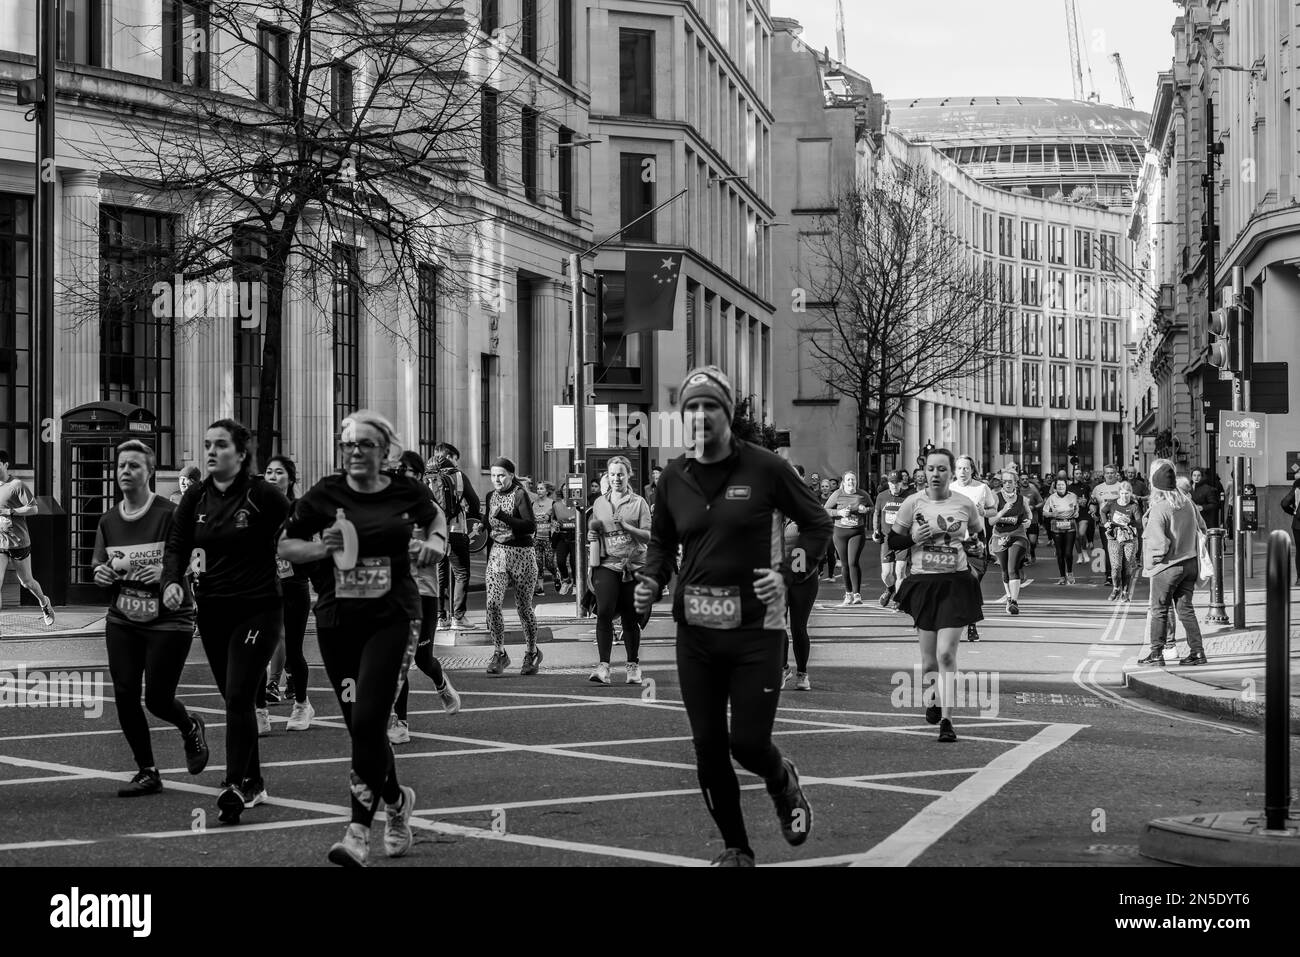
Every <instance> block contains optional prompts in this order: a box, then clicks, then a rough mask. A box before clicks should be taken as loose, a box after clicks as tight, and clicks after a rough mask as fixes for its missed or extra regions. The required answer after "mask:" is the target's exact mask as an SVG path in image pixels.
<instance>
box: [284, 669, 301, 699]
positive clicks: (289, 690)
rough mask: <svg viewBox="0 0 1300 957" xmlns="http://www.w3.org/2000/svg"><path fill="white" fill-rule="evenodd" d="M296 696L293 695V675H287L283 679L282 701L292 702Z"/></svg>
mask: <svg viewBox="0 0 1300 957" xmlns="http://www.w3.org/2000/svg"><path fill="white" fill-rule="evenodd" d="M296 697H298V696H297V695H295V694H294V693H293V675H288V676H287V677H286V678H285V679H284V700H285V701H293V700H294V699H295V698H296Z"/></svg>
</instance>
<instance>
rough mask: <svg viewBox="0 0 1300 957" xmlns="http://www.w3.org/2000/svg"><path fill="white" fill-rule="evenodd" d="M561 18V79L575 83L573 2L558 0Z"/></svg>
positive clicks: (557, 4) (571, 0)
mask: <svg viewBox="0 0 1300 957" xmlns="http://www.w3.org/2000/svg"><path fill="white" fill-rule="evenodd" d="M556 7H557V9H558V11H559V16H560V29H559V47H560V49H559V55H560V63H559V68H560V79H561V80H563V81H564V82H565V83H572V82H573V0H558V2H557V3H556Z"/></svg>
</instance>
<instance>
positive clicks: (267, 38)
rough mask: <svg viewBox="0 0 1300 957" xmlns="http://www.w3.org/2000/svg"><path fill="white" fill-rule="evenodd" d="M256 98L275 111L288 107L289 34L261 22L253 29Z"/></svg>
mask: <svg viewBox="0 0 1300 957" xmlns="http://www.w3.org/2000/svg"><path fill="white" fill-rule="evenodd" d="M257 98H258V99H259V100H261V101H262V102H263V103H265V104H266V105H267V106H271V107H276V108H279V109H283V108H285V107H287V106H288V105H289V31H288V30H281V29H280V28H279V27H273V26H268V25H267V24H265V23H263V24H259V25H258V28H257Z"/></svg>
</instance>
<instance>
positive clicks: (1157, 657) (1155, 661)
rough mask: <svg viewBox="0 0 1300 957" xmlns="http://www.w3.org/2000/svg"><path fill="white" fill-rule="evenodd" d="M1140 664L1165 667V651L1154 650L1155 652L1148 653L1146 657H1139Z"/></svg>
mask: <svg viewBox="0 0 1300 957" xmlns="http://www.w3.org/2000/svg"><path fill="white" fill-rule="evenodd" d="M1138 664H1140V665H1159V666H1160V667H1161V668H1163V667H1164V666H1165V656H1164V653H1163V652H1160V651H1153V652H1151V654H1149V655H1147V656H1146V657H1145V658H1139V659H1138Z"/></svg>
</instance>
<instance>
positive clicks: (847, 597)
mask: <svg viewBox="0 0 1300 957" xmlns="http://www.w3.org/2000/svg"><path fill="white" fill-rule="evenodd" d="M852 604H853V592H848V591H846V592H845V593H844V600H843V601H842V602H840V607H841V608H847V607H848V606H849V605H852Z"/></svg>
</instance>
